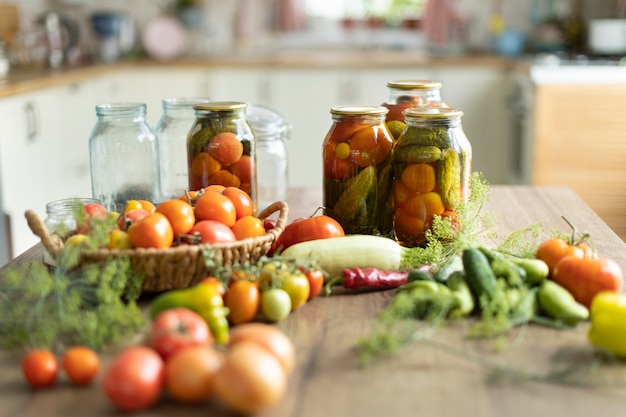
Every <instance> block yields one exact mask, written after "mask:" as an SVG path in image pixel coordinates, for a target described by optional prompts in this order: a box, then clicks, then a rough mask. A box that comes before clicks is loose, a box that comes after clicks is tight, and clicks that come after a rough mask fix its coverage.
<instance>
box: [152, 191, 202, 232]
mask: <svg viewBox="0 0 626 417" xmlns="http://www.w3.org/2000/svg"><path fill="white" fill-rule="evenodd" d="M156 212H157V213H161V214H163V215H164V216H165V217H167V220H169V222H170V224H171V225H172V230H173V232H174V236H176V235H182V234H185V233H188V232H189V231H190V230H191V228H192V227H193V225H194V224H195V223H196V217H195V215H194V209H193V207H192V206H191V204H189V203H187V202H185V201H182V200H166V201H164V202H162V203H161V204H159V205H158V206H157V208H156Z"/></svg>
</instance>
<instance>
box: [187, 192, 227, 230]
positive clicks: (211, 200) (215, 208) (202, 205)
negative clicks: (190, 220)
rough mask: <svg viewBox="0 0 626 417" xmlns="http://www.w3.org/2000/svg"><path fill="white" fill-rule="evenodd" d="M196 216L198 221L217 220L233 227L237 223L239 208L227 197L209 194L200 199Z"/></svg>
mask: <svg viewBox="0 0 626 417" xmlns="http://www.w3.org/2000/svg"><path fill="white" fill-rule="evenodd" d="M195 215H196V220H197V221H200V220H215V221H218V222H221V223H224V224H225V225H226V226H228V227H233V226H234V225H235V221H237V208H236V207H235V203H233V202H232V200H231V199H230V198H228V197H226V196H225V195H223V194H220V193H213V192H209V193H204V195H203V196H202V197H200V198H199V199H198V202H197V203H196V208H195Z"/></svg>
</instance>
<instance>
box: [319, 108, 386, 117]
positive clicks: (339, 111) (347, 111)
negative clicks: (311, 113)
mask: <svg viewBox="0 0 626 417" xmlns="http://www.w3.org/2000/svg"><path fill="white" fill-rule="evenodd" d="M330 113H331V114H334V115H343V116H368V115H371V116H375V115H379V114H387V113H389V109H388V108H386V107H383V106H351V105H348V106H335V107H333V108H331V109H330Z"/></svg>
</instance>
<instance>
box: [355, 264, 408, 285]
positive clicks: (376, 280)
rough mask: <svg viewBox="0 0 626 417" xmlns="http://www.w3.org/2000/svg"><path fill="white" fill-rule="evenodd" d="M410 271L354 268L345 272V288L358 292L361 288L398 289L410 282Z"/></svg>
mask: <svg viewBox="0 0 626 417" xmlns="http://www.w3.org/2000/svg"><path fill="white" fill-rule="evenodd" d="M408 277H409V272H408V271H381V270H379V269H377V268H358V267H357V268H352V269H348V268H346V269H344V270H343V287H344V288H346V289H351V290H357V289H360V288H376V289H381V288H397V287H399V286H400V285H403V284H406V283H407V282H408Z"/></svg>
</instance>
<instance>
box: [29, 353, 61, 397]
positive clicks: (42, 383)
mask: <svg viewBox="0 0 626 417" xmlns="http://www.w3.org/2000/svg"><path fill="white" fill-rule="evenodd" d="M22 373H23V374H24V378H26V382H28V384H29V385H30V386H31V387H33V388H44V387H48V386H50V385H52V384H54V381H56V378H57V375H58V373H59V362H58V361H57V359H56V357H55V356H54V354H53V353H52V352H50V351H49V350H45V349H37V350H33V351H31V352H29V353H28V354H27V355H26V357H25V358H24V359H23V360H22Z"/></svg>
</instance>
